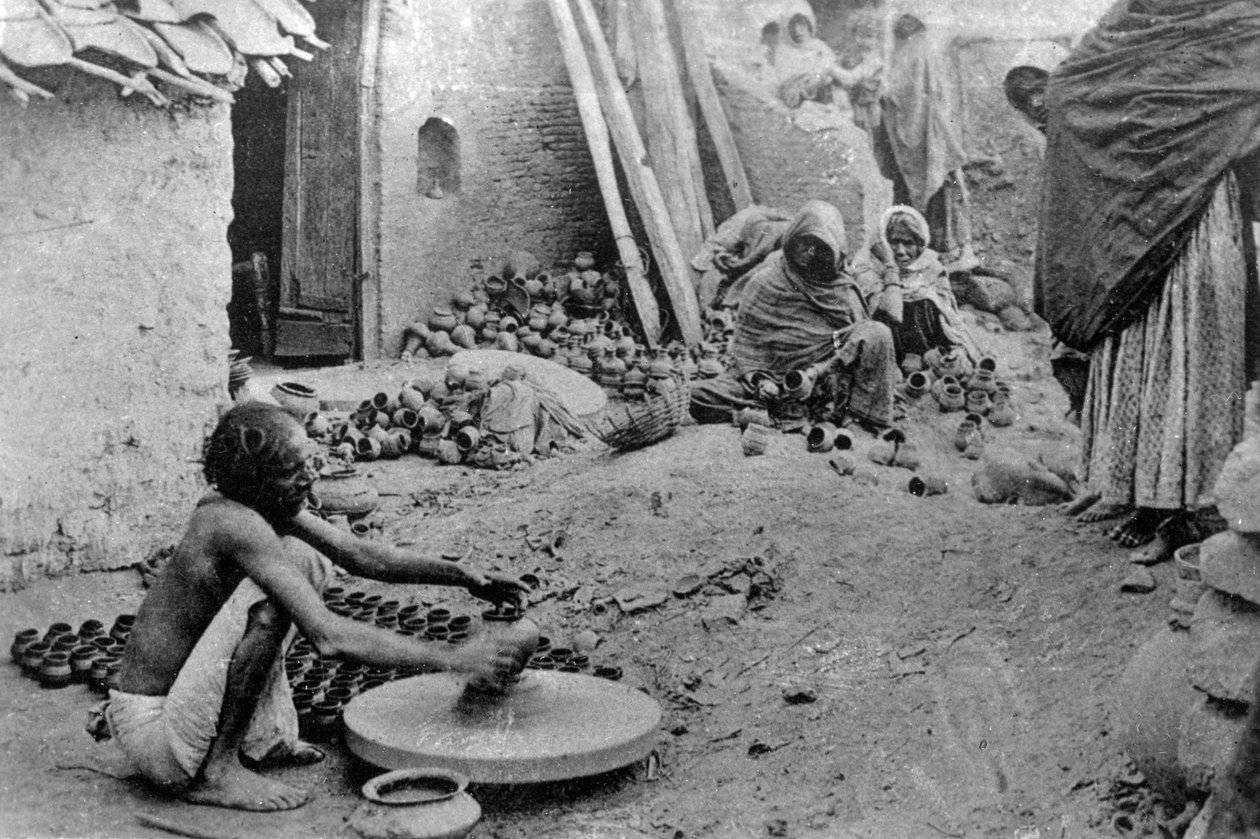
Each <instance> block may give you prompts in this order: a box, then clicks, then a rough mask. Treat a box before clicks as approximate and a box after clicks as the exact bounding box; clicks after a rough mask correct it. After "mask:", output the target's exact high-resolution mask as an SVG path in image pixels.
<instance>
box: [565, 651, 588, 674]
mask: <svg viewBox="0 0 1260 839" xmlns="http://www.w3.org/2000/svg"><path fill="white" fill-rule="evenodd" d="M590 663H591V659H590V656H587V655H582V654H581V653H574V654H573V655H571V656H569V664H572V665H573V666H574V667H576V668H578V669H579V670H585V669H586V668H587V666H588V665H589V664H590Z"/></svg>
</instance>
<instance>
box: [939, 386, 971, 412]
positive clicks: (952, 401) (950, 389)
mask: <svg viewBox="0 0 1260 839" xmlns="http://www.w3.org/2000/svg"><path fill="white" fill-rule="evenodd" d="M936 401H937V403H938V404H939V405H940V408H941V410H942V411H944V412H949V411H961V410H962V409H963V408H964V407H965V406H966V404H967V397H966V394H964V393H963V389H962V385H960V384H958V383H957V382H953V383H947V384H943V385H941V390H940V393H938V394H937V397H936Z"/></svg>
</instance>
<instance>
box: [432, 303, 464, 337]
mask: <svg viewBox="0 0 1260 839" xmlns="http://www.w3.org/2000/svg"><path fill="white" fill-rule="evenodd" d="M428 326H429V329H431V330H432V331H434V332H450V331H451V330H453V329H454V328H455V327H457V326H459V318H457V317H455V313H454V312H452V311H451V310H450V309H448V308H446V307H445V306H436V307H434V309H433V312H432V313H431V314H430V315H429V320H428Z"/></svg>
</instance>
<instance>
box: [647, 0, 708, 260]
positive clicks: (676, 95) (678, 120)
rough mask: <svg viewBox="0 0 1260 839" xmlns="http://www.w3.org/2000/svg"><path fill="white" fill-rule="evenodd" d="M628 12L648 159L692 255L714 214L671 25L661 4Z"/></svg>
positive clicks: (657, 0) (650, 1) (653, 0)
mask: <svg viewBox="0 0 1260 839" xmlns="http://www.w3.org/2000/svg"><path fill="white" fill-rule="evenodd" d="M627 8H628V10H629V15H628V18H629V21H630V27H631V30H632V31H633V33H634V50H635V53H636V55H637V56H638V69H639V84H640V85H642V88H643V117H644V119H643V133H644V134H645V136H646V141H647V149H648V154H650V155H651V156H652V168H653V169H654V170H655V171H656V179H657V181H658V182H659V183H660V185H661V192H662V194H663V195H664V197H665V204H666V206H667V207H669V217H670V218H671V219H672V220H673V222H674V230H675V232H677V234H678V243H679V245H681V246H682V249H683V253H685V254H687V255H688V256H691V255H692V254H695V253H698V252H699V251H700V248H701V247H702V246H703V245H704V240H705V239H707V238H708V237H709V236H710V235H712V234H713V211H712V209H711V208H710V207H709V196H708V194H707V193H706V191H705V187H704V172H703V171H702V169H701V168H700V147H699V144H698V143H697V141H696V136H697V135H696V127H695V123H694V122H693V120H692V118H691V111H690V108H689V107H688V105H687V98H686V95H685V94H684V92H683V78H682V73H681V71H680V69H679V66H678V57H677V56H676V55H675V54H674V46H673V39H672V38H671V37H670V31H669V20H668V18H667V17H666V13H665V6H664V4H663V3H662V0H634V2H633V3H629V4H628V5H627Z"/></svg>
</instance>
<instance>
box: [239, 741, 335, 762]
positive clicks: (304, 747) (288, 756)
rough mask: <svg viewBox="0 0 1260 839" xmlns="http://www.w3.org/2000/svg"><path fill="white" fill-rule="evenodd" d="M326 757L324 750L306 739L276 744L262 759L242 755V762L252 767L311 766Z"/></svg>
mask: <svg viewBox="0 0 1260 839" xmlns="http://www.w3.org/2000/svg"><path fill="white" fill-rule="evenodd" d="M324 757H325V754H324V750H323V749H321V748H320V747H319V746H315V745H312V744H310V743H308V742H306V741H305V740H297V741H295V742H293V743H282V744H281V745H279V746H276V747H275V748H274V749H272V750H271V751H270V752H268V753H267V756H266V757H264V758H263V759H262V760H250V759H249V758H247V757H245V756H244V755H241V763H242V764H244V765H245V766H247V767H250V768H257V767H272V766H310V765H311V764H313V763H319V762H320V761H321V760H323V759H324Z"/></svg>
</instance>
